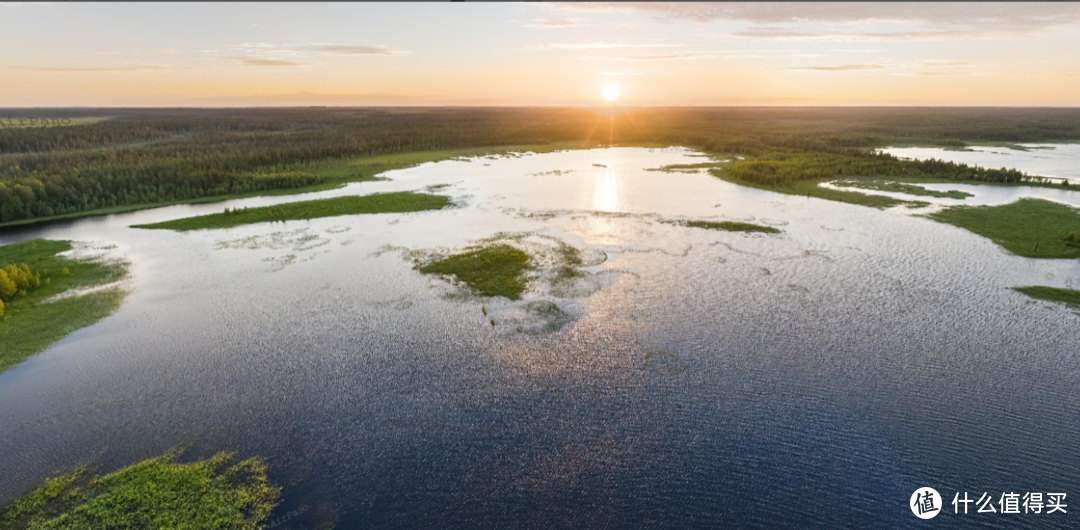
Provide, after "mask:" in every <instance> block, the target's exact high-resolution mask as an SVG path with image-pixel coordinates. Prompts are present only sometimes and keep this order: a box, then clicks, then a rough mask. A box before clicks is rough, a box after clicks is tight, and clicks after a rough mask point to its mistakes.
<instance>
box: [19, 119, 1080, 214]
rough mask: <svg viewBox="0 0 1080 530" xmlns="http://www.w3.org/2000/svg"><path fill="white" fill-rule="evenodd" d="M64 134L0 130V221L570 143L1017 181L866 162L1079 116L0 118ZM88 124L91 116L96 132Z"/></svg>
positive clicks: (781, 169)
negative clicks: (419, 159)
mask: <svg viewBox="0 0 1080 530" xmlns="http://www.w3.org/2000/svg"><path fill="white" fill-rule="evenodd" d="M0 118H2V119H5V120H19V119H20V118H35V119H38V120H43V121H45V122H47V123H53V122H55V121H56V120H57V119H65V118H66V119H70V120H72V123H77V125H71V126H49V127H10V128H0V223H11V222H20V221H27V220H41V219H47V218H50V217H54V216H61V215H72V214H80V213H93V212H95V211H99V210H103V209H108V208H115V207H126V206H139V205H146V206H152V205H155V204H163V203H170V202H184V201H191V200H198V199H205V198H211V197H227V196H234V195H239V194H250V193H260V192H268V191H271V190H299V189H302V188H309V187H312V186H318V185H326V184H328V183H333V182H335V181H336V180H341V181H347V180H348V179H349V176H348V175H344V176H340V175H333V176H328V175H326V174H325V173H320V172H319V171H317V170H316V169H317V167H318V166H319V164H321V163H325V162H326V161H329V160H344V159H351V158H358V157H374V156H381V155H391V154H397V153H412V152H424V151H435V150H447V149H460V148H486V147H492V148H494V147H502V146H541V145H545V144H549V143H553V142H575V143H576V144H577V145H578V146H580V147H593V146H596V145H600V144H605V145H606V144H617V145H683V146H687V147H693V148H698V149H702V150H705V151H709V152H715V153H725V154H739V155H742V156H745V157H747V160H744V161H741V162H738V163H736V164H734V165H733V166H732V167H731V168H730V171H731V172H732V174H733V175H734V176H735V178H737V179H742V180H746V181H749V182H756V183H759V184H782V183H785V182H792V181H796V180H804V179H812V178H822V177H839V176H872V175H876V176H915V177H926V178H934V179H942V180H959V181H964V180H974V181H985V182H996V183H1016V182H1020V181H1022V180H1025V179H1027V178H1028V177H1026V176H1025V175H1023V174H1022V173H1020V172H1017V171H1011V170H994V169H981V168H974V167H969V166H964V165H961V164H953V163H948V162H940V161H923V162H915V161H905V160H899V159H896V158H894V157H891V156H888V155H883V154H875V153H874V151H873V149H874V148H876V147H884V146H888V145H934V146H943V147H958V148H959V147H963V146H965V145H968V144H971V143H978V142H998V143H1001V142H1051V141H1070V140H1080V109H1009V108H796V107H790V108H788V107H782V108H750V107H746V108H738V107H733V108H627V109H586V108H539V107H537V108H467V107H455V108H323V107H312V108H280V109H269V108H259V109H85V108H84V109H0ZM89 118H101V119H99V120H97V121H94V120H91V119H89Z"/></svg>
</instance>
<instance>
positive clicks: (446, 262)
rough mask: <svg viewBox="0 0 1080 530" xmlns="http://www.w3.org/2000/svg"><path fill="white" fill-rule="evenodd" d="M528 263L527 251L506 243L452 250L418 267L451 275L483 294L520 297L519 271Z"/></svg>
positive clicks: (427, 271)
mask: <svg viewBox="0 0 1080 530" xmlns="http://www.w3.org/2000/svg"><path fill="white" fill-rule="evenodd" d="M530 267H531V265H530V261H529V255H528V254H526V253H525V252H524V251H522V250H520V249H517V248H515V247H512V246H510V245H505V244H503V245H492V246H488V247H482V248H478V249H474V250H468V251H466V252H462V253H460V254H454V255H452V256H449V257H447V258H444V259H441V260H439V261H436V262H433V263H429V264H427V265H423V266H421V267H420V268H419V270H420V272H422V273H424V274H441V275H446V276H453V277H454V278H456V279H457V280H458V281H460V282H462V283H464V284H465V285H467V286H469V287H470V288H472V289H473V290H475V291H476V292H478V293H479V294H481V295H483V296H504V297H506V298H509V299H511V300H517V299H519V298H521V293H523V292H524V291H525V282H524V280H523V279H522V273H524V272H525V271H526V270H528V269H529V268H530Z"/></svg>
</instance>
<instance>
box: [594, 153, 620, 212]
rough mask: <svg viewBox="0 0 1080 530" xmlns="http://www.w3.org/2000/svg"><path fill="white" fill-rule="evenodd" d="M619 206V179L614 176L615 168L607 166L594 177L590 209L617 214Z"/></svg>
mask: <svg viewBox="0 0 1080 530" xmlns="http://www.w3.org/2000/svg"><path fill="white" fill-rule="evenodd" d="M619 206H620V205H619V179H618V178H617V177H616V176H615V168H613V167H611V166H610V164H609V165H608V167H606V168H604V171H603V173H601V174H599V175H597V176H596V186H595V187H594V188H593V202H592V207H593V209H594V210H598V211H601V212H617V211H620V208H619Z"/></svg>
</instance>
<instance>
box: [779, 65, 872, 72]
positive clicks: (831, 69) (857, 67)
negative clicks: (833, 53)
mask: <svg viewBox="0 0 1080 530" xmlns="http://www.w3.org/2000/svg"><path fill="white" fill-rule="evenodd" d="M881 68H888V66H886V65H884V64H841V65H838V66H792V67H788V68H780V70H813V71H815V72H849V71H853V70H879V69H881Z"/></svg>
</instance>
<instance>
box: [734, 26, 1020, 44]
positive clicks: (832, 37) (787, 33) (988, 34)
mask: <svg viewBox="0 0 1080 530" xmlns="http://www.w3.org/2000/svg"><path fill="white" fill-rule="evenodd" d="M719 36H720V37H727V38H735V39H771V40H792V41H824V42H905V41H942V40H975V39H1003V38H1009V37H1010V36H1012V34H1010V33H1008V32H1004V31H982V30H932V31H886V32H849V33H835V32H834V33H811V32H807V31H801V30H794V29H791V28H778V27H772V26H758V27H752V28H749V29H746V30H742V31H735V32H732V33H728V34H725V35H719Z"/></svg>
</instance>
